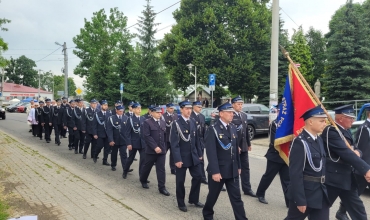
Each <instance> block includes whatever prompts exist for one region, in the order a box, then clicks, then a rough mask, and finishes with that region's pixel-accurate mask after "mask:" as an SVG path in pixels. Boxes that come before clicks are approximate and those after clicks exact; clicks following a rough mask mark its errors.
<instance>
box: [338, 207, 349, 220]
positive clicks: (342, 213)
mask: <svg viewBox="0 0 370 220" xmlns="http://www.w3.org/2000/svg"><path fill="white" fill-rule="evenodd" d="M335 218H336V219H338V220H349V218H348V215H347V213H346V210H345V209H344V207H342V206H339V210H338V211H337V213H336V214H335Z"/></svg>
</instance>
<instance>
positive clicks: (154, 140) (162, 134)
mask: <svg viewBox="0 0 370 220" xmlns="http://www.w3.org/2000/svg"><path fill="white" fill-rule="evenodd" d="M151 115H152V117H151V118H149V119H147V120H145V121H144V123H143V125H142V132H143V138H144V141H145V143H146V147H145V164H144V167H143V168H142V171H141V175H140V182H141V186H142V187H143V188H144V189H148V188H149V186H148V177H149V174H150V171H151V170H152V167H153V165H154V163H155V168H156V172H157V179H158V190H159V192H160V193H161V194H163V195H165V196H169V195H170V193H169V192H168V191H167V189H166V186H165V184H166V170H165V163H166V150H167V147H166V123H165V122H164V121H163V120H161V116H162V109H161V108H160V107H155V108H152V112H151Z"/></svg>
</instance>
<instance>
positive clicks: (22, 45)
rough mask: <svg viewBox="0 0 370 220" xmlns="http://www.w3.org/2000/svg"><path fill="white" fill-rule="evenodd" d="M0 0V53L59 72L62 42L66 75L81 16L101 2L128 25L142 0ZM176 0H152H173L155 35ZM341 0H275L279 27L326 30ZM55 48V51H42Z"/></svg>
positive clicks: (164, 1) (168, 20)
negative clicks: (0, 42)
mask: <svg viewBox="0 0 370 220" xmlns="http://www.w3.org/2000/svg"><path fill="white" fill-rule="evenodd" d="M0 1H1V3H0V17H2V18H7V19H10V20H11V23H10V24H8V25H5V27H7V28H8V29H9V31H8V32H0V36H1V37H2V38H3V39H4V40H5V42H7V43H8V44H9V50H8V51H6V52H5V53H3V56H5V57H6V58H10V56H12V57H13V58H17V57H19V56H21V55H25V56H27V57H28V58H31V59H33V60H35V61H38V60H41V59H42V60H41V61H39V62H37V63H36V64H37V69H41V70H43V71H48V70H52V71H53V73H54V74H56V75H61V74H62V72H61V68H62V67H63V65H64V61H63V55H62V49H59V50H57V49H58V48H59V46H57V45H56V44H55V42H59V43H61V44H63V42H66V43H67V47H68V48H70V49H68V50H67V51H68V57H69V61H68V64H69V67H68V69H69V71H68V72H69V76H74V75H73V69H74V68H75V67H76V65H77V64H78V63H79V59H78V58H77V57H76V56H75V55H73V53H72V49H73V47H74V46H75V45H74V44H73V41H72V38H73V37H74V36H76V35H77V34H79V30H80V28H82V27H83V26H84V18H87V19H88V20H90V19H91V17H92V14H93V12H96V11H98V10H100V9H102V8H104V9H105V11H106V13H109V9H110V8H113V7H118V8H119V10H120V11H123V13H124V14H125V15H126V16H127V17H128V26H131V25H133V24H135V23H136V22H137V19H138V16H140V15H141V11H142V10H143V6H144V5H145V0H131V1H128V0H88V1H87V0H63V1H57V0H0ZM177 2H178V0H152V5H153V7H154V11H156V12H158V11H161V10H163V9H165V8H167V7H169V6H171V5H173V4H175V5H174V6H173V7H171V8H169V9H167V10H166V11H163V12H162V13H160V14H158V15H157V17H156V22H158V23H160V25H159V26H158V30H161V29H163V30H161V31H160V32H159V33H157V35H156V37H157V38H158V39H162V38H163V36H164V34H166V33H167V32H169V31H170V30H171V27H170V25H172V24H174V23H175V20H174V19H173V16H172V12H173V11H174V10H176V9H177V8H179V6H180V3H177ZM345 2H346V0H309V1H308V0H280V8H281V9H282V10H280V13H281V15H282V19H283V20H284V21H285V26H284V28H285V29H288V30H289V32H290V33H292V30H293V28H297V27H298V26H297V25H302V26H303V29H304V30H305V31H306V30H308V28H309V27H310V26H313V27H314V28H316V29H319V30H321V31H322V32H323V33H326V32H328V24H329V20H330V18H331V16H332V15H333V14H334V12H335V11H336V10H337V9H338V8H339V7H340V6H341V5H343V4H345ZM354 2H363V0H357V1H356V0H355V1H354ZM176 3H177V4H176ZM166 27H168V28H166ZM130 31H132V32H136V29H135V28H134V27H133V28H130ZM55 50H57V51H56V52H55V53H53V54H51V55H50V56H48V57H46V56H47V55H48V54H50V53H52V52H53V51H55ZM44 57H46V58H44ZM43 58H44V59H43ZM74 78H75V82H76V84H77V86H82V82H83V79H82V78H80V77H78V76H74Z"/></svg>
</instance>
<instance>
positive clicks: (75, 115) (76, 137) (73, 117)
mask: <svg viewBox="0 0 370 220" xmlns="http://www.w3.org/2000/svg"><path fill="white" fill-rule="evenodd" d="M79 102H80V100H79V99H76V100H75V102H71V103H70V104H71V107H72V108H71V109H68V111H67V114H68V115H67V116H68V117H69V120H70V121H69V125H68V130H70V126H71V131H72V132H73V145H72V148H74V149H75V154H78V153H80V154H82V149H83V140H81V139H82V138H83V137H85V135H84V133H83V131H82V120H83V117H84V116H83V114H82V111H81V108H79V107H78V106H75V104H78V103H79ZM81 143H82V144H81Z"/></svg>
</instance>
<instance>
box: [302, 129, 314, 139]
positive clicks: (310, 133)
mask: <svg viewBox="0 0 370 220" xmlns="http://www.w3.org/2000/svg"><path fill="white" fill-rule="evenodd" d="M304 130H305V131H306V132H307V133H308V134H309V135H310V136H311V137H312V139H313V140H314V141H316V139H317V135H316V136H314V135H313V134H311V133H310V132H309V131H307V130H306V129H304Z"/></svg>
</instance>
